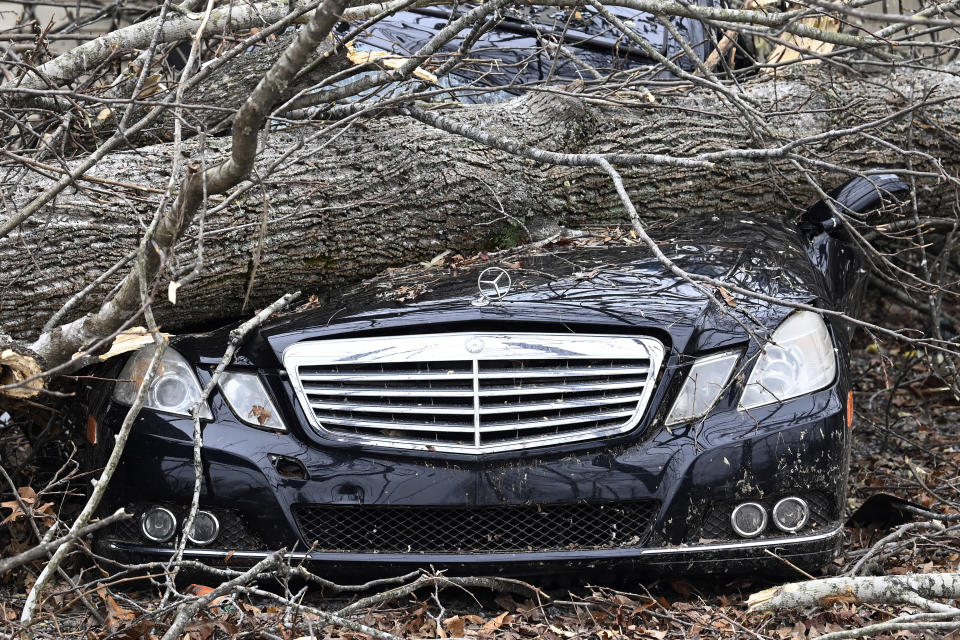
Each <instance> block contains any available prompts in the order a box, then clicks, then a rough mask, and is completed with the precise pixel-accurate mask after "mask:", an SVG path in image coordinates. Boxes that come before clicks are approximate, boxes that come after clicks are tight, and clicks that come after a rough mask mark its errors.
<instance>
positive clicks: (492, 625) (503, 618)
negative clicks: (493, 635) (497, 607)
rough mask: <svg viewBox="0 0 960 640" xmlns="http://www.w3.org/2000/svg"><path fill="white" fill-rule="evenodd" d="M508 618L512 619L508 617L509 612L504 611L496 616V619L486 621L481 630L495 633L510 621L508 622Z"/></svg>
mask: <svg viewBox="0 0 960 640" xmlns="http://www.w3.org/2000/svg"><path fill="white" fill-rule="evenodd" d="M508 618H510V619H512V618H513V616H511V615H510V612H509V611H504V612H503V613H501V614H500V615H498V616H497V617H496V618H492V619H490V620H488V621H487V622H486V623H485V624H484V625H483V629H484V630H485V631H496V630H497V629H499V628H500V627H502V626H503V625H504V623H506V622H509V621H510V620H508Z"/></svg>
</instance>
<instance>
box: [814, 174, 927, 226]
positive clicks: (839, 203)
mask: <svg viewBox="0 0 960 640" xmlns="http://www.w3.org/2000/svg"><path fill="white" fill-rule="evenodd" d="M909 193H910V187H909V186H908V185H907V183H905V182H904V181H903V180H901V179H900V177H899V176H896V175H893V174H889V173H886V174H878V175H875V176H870V177H866V178H864V177H860V178H854V179H852V180H850V181H848V182H846V183H844V184H843V186H841V187H840V188H839V189H836V190H834V191H832V192H831V193H830V199H831V200H832V201H833V206H834V207H835V208H836V210H837V211H839V212H840V213H844V214H853V215H857V216H858V217H860V218H862V219H864V220H865V221H867V222H871V221H873V222H875V221H876V219H877V218H879V216H880V213H881V211H882V210H883V209H884V208H885V207H888V206H890V205H894V206H897V205H900V204H902V203H903V202H904V201H905V200H906V196H907V195H908V194H909ZM871 213H875V215H874V216H870V215H869V214H871ZM871 217H872V218H873V220H871ZM802 221H803V222H806V223H813V224H815V225H818V226H819V227H820V228H821V229H822V230H823V231H826V232H828V233H829V232H832V231H834V230H836V229H838V228H839V227H840V226H841V223H840V220H839V219H838V218H837V216H836V215H835V214H834V213H833V211H831V209H830V205H828V204H827V203H826V202H825V201H823V200H820V201H819V202H817V203H816V204H815V205H813V206H812V207H810V208H809V209H807V211H806V213H804V214H803V217H802Z"/></svg>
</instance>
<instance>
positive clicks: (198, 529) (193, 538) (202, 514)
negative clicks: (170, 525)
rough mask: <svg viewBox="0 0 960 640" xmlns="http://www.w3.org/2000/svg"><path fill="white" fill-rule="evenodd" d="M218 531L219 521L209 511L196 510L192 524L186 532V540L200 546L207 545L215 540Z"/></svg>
mask: <svg viewBox="0 0 960 640" xmlns="http://www.w3.org/2000/svg"><path fill="white" fill-rule="evenodd" d="M219 533H220V521H219V520H217V516H215V515H213V514H212V513H210V512H209V511H197V516H196V517H195V518H194V519H193V526H192V527H190V531H188V532H187V540H189V541H190V542H192V543H193V544H198V545H200V546H204V545H208V544H210V543H211V542H213V541H214V540H216V538H217V535H218V534H219Z"/></svg>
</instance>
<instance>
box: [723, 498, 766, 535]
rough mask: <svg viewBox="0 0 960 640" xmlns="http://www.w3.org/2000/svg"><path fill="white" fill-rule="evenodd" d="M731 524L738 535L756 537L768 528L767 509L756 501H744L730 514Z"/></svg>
mask: <svg viewBox="0 0 960 640" xmlns="http://www.w3.org/2000/svg"><path fill="white" fill-rule="evenodd" d="M730 524H731V525H733V530H734V531H736V532H737V534H738V535H741V536H743V537H744V538H754V537H756V536H758V535H760V533H761V532H762V531H763V530H764V529H766V528H767V510H766V509H764V508H763V505H759V504H757V503H756V502H744V503H743V504H741V505H737V508H736V509H734V510H733V513H732V514H730Z"/></svg>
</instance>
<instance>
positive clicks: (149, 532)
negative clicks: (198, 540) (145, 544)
mask: <svg viewBox="0 0 960 640" xmlns="http://www.w3.org/2000/svg"><path fill="white" fill-rule="evenodd" d="M176 530H177V518H176V516H174V515H173V514H172V513H171V512H170V510H169V509H164V508H163V507H153V508H151V509H150V510H148V511H146V512H145V513H144V514H143V517H141V518H140V531H142V532H143V535H144V536H145V537H146V538H147V539H148V540H152V541H154V542H166V541H167V540H169V539H170V538H172V537H173V534H174V533H175V532H176Z"/></svg>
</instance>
